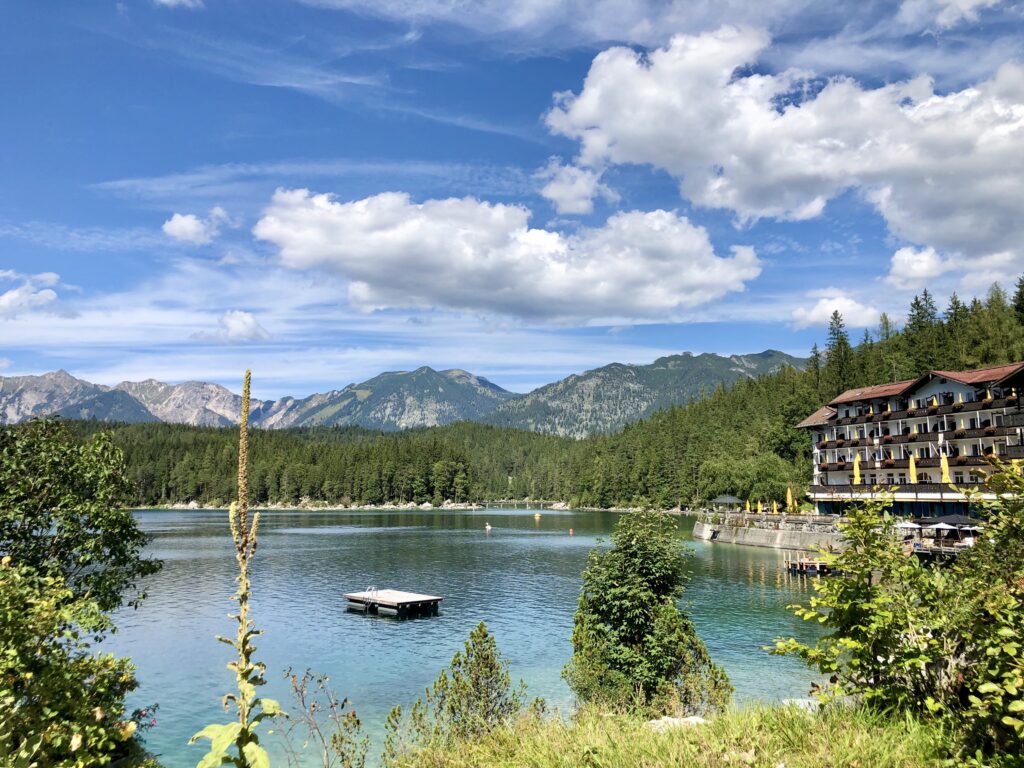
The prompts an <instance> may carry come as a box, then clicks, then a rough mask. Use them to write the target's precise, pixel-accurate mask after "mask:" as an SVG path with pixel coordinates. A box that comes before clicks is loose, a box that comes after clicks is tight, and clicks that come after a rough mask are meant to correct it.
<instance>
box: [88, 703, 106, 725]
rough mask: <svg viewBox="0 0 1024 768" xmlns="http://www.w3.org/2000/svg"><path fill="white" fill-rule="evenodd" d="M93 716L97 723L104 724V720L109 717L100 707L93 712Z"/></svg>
mask: <svg viewBox="0 0 1024 768" xmlns="http://www.w3.org/2000/svg"><path fill="white" fill-rule="evenodd" d="M92 716H93V717H95V718H96V722H97V723H102V722H103V718H105V717H106V716H107V713H106V712H104V711H103V710H102V709H101V708H100V707H96V708H95V709H94V710H93V711H92Z"/></svg>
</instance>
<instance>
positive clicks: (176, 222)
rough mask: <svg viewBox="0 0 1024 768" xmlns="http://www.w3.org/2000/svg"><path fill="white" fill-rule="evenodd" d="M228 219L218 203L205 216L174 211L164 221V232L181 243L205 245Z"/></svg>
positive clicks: (217, 233) (215, 235)
mask: <svg viewBox="0 0 1024 768" xmlns="http://www.w3.org/2000/svg"><path fill="white" fill-rule="evenodd" d="M227 221H228V213H227V211H225V210H224V209H223V208H221V207H220V206H219V205H218V206H215V207H214V208H212V209H210V213H209V214H208V215H207V216H206V218H202V219H201V218H199V217H198V216H196V215H195V214H194V213H176V214H174V215H173V216H171V218H169V219H168V220H167V221H165V222H164V225H163V230H164V234H165V235H167V236H168V237H172V238H174V239H175V240H180V241H181V242H183V243H191V244H192V245H207V244H208V243H211V242H213V239H214V238H215V237H217V235H219V234H220V228H221V225H222V224H224V223H225V222H227Z"/></svg>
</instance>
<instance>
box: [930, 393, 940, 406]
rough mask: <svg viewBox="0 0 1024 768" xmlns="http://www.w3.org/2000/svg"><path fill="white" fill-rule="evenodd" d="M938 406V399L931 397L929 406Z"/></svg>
mask: <svg viewBox="0 0 1024 768" xmlns="http://www.w3.org/2000/svg"><path fill="white" fill-rule="evenodd" d="M938 404H939V401H938V398H936V397H935V395H932V401H931V403H929V405H938Z"/></svg>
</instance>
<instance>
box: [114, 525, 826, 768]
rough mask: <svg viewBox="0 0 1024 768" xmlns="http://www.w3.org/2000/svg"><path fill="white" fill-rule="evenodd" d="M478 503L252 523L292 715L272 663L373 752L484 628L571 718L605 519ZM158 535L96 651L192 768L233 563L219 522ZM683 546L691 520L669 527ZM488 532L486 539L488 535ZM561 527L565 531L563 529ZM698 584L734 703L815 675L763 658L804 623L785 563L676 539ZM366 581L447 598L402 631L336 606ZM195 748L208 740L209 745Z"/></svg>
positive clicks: (214, 696) (262, 594) (216, 704)
mask: <svg viewBox="0 0 1024 768" xmlns="http://www.w3.org/2000/svg"><path fill="white" fill-rule="evenodd" d="M534 512H535V510H532V509H523V508H520V509H508V508H505V509H485V510H477V511H471V512H465V511H463V512H454V511H440V510H394V511H376V510H374V511H349V510H342V511H315V512H305V511H290V512H282V511H274V512H264V513H263V516H262V522H261V525H260V531H259V540H260V543H259V550H258V552H257V554H256V559H255V562H254V566H253V589H254V593H255V597H254V599H253V602H252V612H253V618H254V619H255V621H256V624H257V626H258V627H259V628H261V629H263V630H265V632H266V634H265V635H264V636H263V637H261V638H259V639H258V641H257V644H258V646H259V651H258V656H257V658H258V659H259V660H261V661H263V662H265V663H266V665H267V679H268V685H267V687H266V688H265V689H264V693H265V695H267V696H271V697H274V698H278V699H280V700H281V702H282V704H283V705H284V708H285V709H286V710H287V709H288V705H289V703H290V702H289V701H288V698H289V693H288V687H287V685H286V683H285V682H284V677H283V675H284V670H285V669H286V668H288V667H294V668H295V669H297V670H300V671H301V670H303V669H305V668H307V667H310V668H312V669H313V670H314V671H316V672H320V673H324V674H326V675H329V676H330V677H331V680H332V687H334V688H336V689H337V690H338V692H339V693H341V694H342V695H344V696H347V697H348V698H349V699H351V700H352V702H353V703H354V705H355V707H356V709H357V711H358V713H359V715H360V717H361V718H362V720H363V722H364V724H365V725H366V726H367V728H368V730H369V732H370V734H371V736H372V737H373V738H374V743H373V745H372V746H371V753H372V754H373V753H378V752H379V749H380V738H379V737H380V733H381V726H382V723H383V720H384V718H385V716H386V715H387V712H388V711H389V710H390V709H391V707H392V706H394V705H395V704H403V705H408V704H410V703H411V702H412V701H413V700H414V699H415V698H416V697H417V696H419V695H420V694H422V692H423V689H424V688H426V687H427V686H429V685H430V684H431V682H432V681H433V680H434V679H435V678H436V677H437V674H438V672H439V671H440V670H441V669H442V668H443V667H445V666H446V665H447V664H448V662H449V661H450V660H451V657H452V655H453V654H454V653H455V651H457V650H459V649H460V648H461V647H462V643H463V641H464V640H465V639H466V637H467V636H468V634H469V631H470V630H471V629H472V628H473V627H474V626H475V625H476V624H477V623H478V622H479V621H481V620H482V621H486V622H487V625H488V627H489V628H490V629H491V631H492V632H493V634H494V635H495V637H496V639H497V642H498V645H499V647H500V649H501V651H502V652H503V654H504V655H505V656H506V657H507V658H508V660H509V662H510V665H511V673H512V676H513V679H516V678H522V679H523V680H525V681H526V683H527V685H528V693H529V695H530V696H542V697H544V698H545V699H546V700H547V702H548V704H549V707H552V708H561V709H562V710H567V709H569V708H570V707H571V706H572V696H571V693H570V692H569V690H568V688H567V687H566V685H565V684H564V683H563V682H562V680H561V678H560V672H561V669H562V667H563V666H564V665H565V663H566V661H567V660H568V659H569V656H570V655H571V646H570V641H569V638H570V633H571V628H572V615H573V611H574V610H575V608H576V600H577V597H578V594H579V586H580V571H581V570H582V569H583V567H584V565H585V563H586V558H587V552H588V551H589V550H590V549H591V548H592V547H594V546H595V545H596V544H597V540H598V538H602V537H605V538H606V537H607V536H608V534H610V532H611V531H612V528H613V526H614V524H615V520H616V518H617V515H615V514H614V513H603V512H567V511H554V510H540V512H541V515H542V516H541V518H540V519H539V520H536V519H534ZM137 516H138V519H139V522H140V524H141V526H142V528H143V530H145V531H146V532H147V533H150V534H151V535H152V536H153V542H152V544H151V546H150V548H149V553H150V554H151V555H153V556H155V557H158V558H160V559H162V560H163V561H164V568H163V570H162V571H161V572H160V573H158V574H157V575H155V576H153V577H152V578H150V579H148V580H147V582H146V585H145V586H146V589H147V591H148V595H149V596H148V598H147V599H146V601H145V602H144V603H143V605H142V607H141V608H140V609H138V610H123V611H121V612H120V613H119V614H118V615H117V617H116V621H117V625H118V627H119V631H118V633H117V634H116V635H115V636H114V637H113V638H112V640H111V641H110V642H109V643H107V646H108V647H110V648H111V650H113V651H115V652H117V653H120V654H125V655H129V656H131V657H132V658H133V659H134V661H135V663H136V665H137V666H138V677H139V680H140V683H141V685H140V689H139V691H137V692H136V693H135V694H134V695H133V697H132V699H131V701H130V703H131V705H132V706H133V707H134V706H141V705H146V704H150V703H153V702H156V703H158V704H159V705H160V709H159V712H158V714H157V718H158V725H157V727H156V728H154V729H153V730H152V731H150V732H149V734H148V736H147V744H148V745H149V746H150V748H151V749H152V750H153V751H154V752H155V753H157V754H159V755H160V759H161V761H162V762H163V764H164V765H165V766H167V767H168V768H179V767H182V766H194V765H195V764H196V762H197V761H198V760H199V758H200V757H201V756H202V754H203V749H201V748H200V747H198V746H196V747H189V746H187V743H186V742H187V741H188V738H189V737H190V736H191V735H192V734H193V733H195V732H196V731H197V730H199V729H200V728H201V727H202V726H203V725H205V724H207V723H211V722H224V721H225V717H226V716H225V714H224V712H223V710H222V709H221V708H220V697H221V696H222V695H223V694H224V693H226V692H228V691H229V690H230V687H231V686H232V685H233V681H234V677H233V675H232V674H231V673H230V672H229V671H228V670H227V669H226V668H225V664H226V663H227V662H228V661H229V659H230V654H231V649H230V648H229V647H228V646H225V645H223V644H221V643H218V642H216V641H215V640H214V635H216V634H223V635H230V636H234V632H235V625H234V623H233V622H231V621H229V620H228V619H227V614H228V613H229V612H231V611H232V610H233V608H234V607H235V604H234V603H233V602H231V600H230V599H229V598H230V596H231V594H232V593H233V591H234V581H233V580H234V576H235V573H236V571H235V568H236V565H235V560H234V550H233V547H232V545H231V541H230V535H229V532H228V526H227V513H226V512H224V511H213V510H203V511H140V512H138V513H137ZM679 520H680V536H681V537H683V538H684V539H687V540H689V539H690V538H691V537H690V532H691V530H692V528H693V518H689V517H681V518H680V519H679ZM486 523H490V524H491V526H492V530H490V531H485V529H484V526H485V524H486ZM570 529H572V530H573V534H572V535H570V532H569V531H570ZM688 543H689V546H690V548H691V549H692V551H693V554H694V556H693V558H692V561H691V566H692V571H693V577H692V581H691V582H690V585H689V586H688V588H687V591H686V595H685V597H684V603H685V605H686V608H687V610H688V611H689V612H690V614H691V615H692V616H693V619H694V622H695V624H696V626H697V629H698V631H699V632H700V635H701V637H702V638H703V639H704V641H705V643H706V644H707V646H708V648H709V650H710V652H711V655H712V657H713V658H714V659H715V660H716V661H717V662H718V663H720V664H722V665H723V666H724V667H725V668H726V670H727V671H728V673H729V676H730V678H731V679H732V682H733V684H734V685H735V687H736V690H737V697H738V699H739V700H741V701H747V702H749V701H754V700H762V701H776V700H779V699H784V698H790V697H804V696H806V695H807V690H808V687H809V683H810V681H811V680H812V679H813V676H812V674H811V673H810V672H809V671H808V670H807V669H806V668H805V667H804V666H803V664H801V663H800V662H799V661H796V660H793V659H790V658H778V657H774V656H769V655H768V654H767V653H765V652H764V651H763V650H762V646H765V645H768V644H770V643H771V642H772V639H773V638H775V637H776V636H779V635H795V636H797V637H801V638H805V639H807V638H809V637H812V636H813V633H814V632H815V628H814V627H812V626H809V625H807V624H805V623H804V622H802V621H800V620H798V619H795V618H794V617H792V616H791V615H790V614H789V613H787V611H786V610H785V606H786V605H787V604H789V603H791V602H794V601H795V600H804V599H806V597H807V596H808V594H807V593H808V591H809V585H808V583H807V582H806V581H804V580H802V578H801V577H793V576H791V575H789V574H787V573H784V572H783V570H782V557H783V554H782V553H781V552H778V551H775V550H766V549H756V548H751V547H739V546H735V545H728V544H708V543H705V542H694V541H689V542H688ZM370 585H374V586H378V587H381V588H384V587H390V588H395V589H403V590H407V591H415V592H425V593H429V594H437V595H442V596H444V598H445V599H444V602H443V603H442V607H441V611H440V614H439V615H437V616H433V617H429V618H421V619H412V620H403V621H400V620H397V619H393V618H384V617H380V618H378V617H375V616H366V615H363V614H360V613H355V612H349V611H347V610H346V607H345V601H344V599H343V597H342V594H343V593H344V592H349V591H354V590H362V589H365V588H366V587H367V586H370ZM204 743H205V742H204Z"/></svg>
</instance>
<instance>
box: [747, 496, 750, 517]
mask: <svg viewBox="0 0 1024 768" xmlns="http://www.w3.org/2000/svg"><path fill="white" fill-rule="evenodd" d="M747 514H748V515H749V514H750V499H747Z"/></svg>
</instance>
